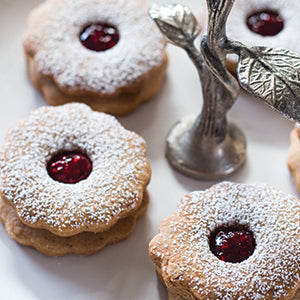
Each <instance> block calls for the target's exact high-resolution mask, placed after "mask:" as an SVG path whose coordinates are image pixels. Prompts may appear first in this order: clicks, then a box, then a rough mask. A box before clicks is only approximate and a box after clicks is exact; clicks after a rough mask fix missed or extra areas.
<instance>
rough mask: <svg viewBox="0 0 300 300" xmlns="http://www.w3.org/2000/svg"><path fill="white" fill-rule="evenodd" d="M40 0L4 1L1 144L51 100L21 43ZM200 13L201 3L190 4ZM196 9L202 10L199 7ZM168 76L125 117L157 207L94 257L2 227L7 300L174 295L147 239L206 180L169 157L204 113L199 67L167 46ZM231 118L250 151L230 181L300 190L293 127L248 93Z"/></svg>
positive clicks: (1, 268)
mask: <svg viewBox="0 0 300 300" xmlns="http://www.w3.org/2000/svg"><path fill="white" fill-rule="evenodd" d="M39 2H41V1H38V0H27V1H25V0H2V1H0V4H1V9H0V37H1V38H0V51H1V56H0V66H1V72H0V95H1V96H0V103H1V104H0V105H1V106H0V108H1V109H0V125H1V126H0V141H1V143H2V142H3V138H4V135H5V132H6V130H7V129H8V127H9V126H10V125H11V124H13V123H14V122H16V121H17V120H19V119H22V118H24V117H26V116H28V114H29V113H30V111H31V110H33V109H35V108H36V107H38V106H41V105H46V103H45V101H44V100H43V98H42V97H41V95H40V94H39V93H37V92H36V90H35V88H34V87H33V86H32V85H31V83H30V82H29V80H28V76H27V69H26V63H25V59H24V55H23V49H22V46H21V40H22V34H23V32H24V28H25V24H26V17H27V14H28V13H29V11H30V10H31V9H32V8H33V7H34V6H36V5H37V4H38V3H39ZM188 2H189V3H190V4H191V5H192V7H194V9H195V8H196V10H197V7H198V6H197V3H198V1H196V0H194V1H186V3H188ZM196 14H197V11H196ZM168 52H169V57H170V63H169V69H168V76H167V79H166V82H165V85H164V87H163V89H162V91H161V93H160V94H159V95H158V96H157V97H156V98H155V99H153V100H151V101H150V102H149V103H146V104H144V105H142V106H141V107H140V108H139V109H138V110H137V111H136V112H134V113H133V114H131V115H129V116H127V117H122V118H119V120H120V121H121V123H122V124H123V125H124V126H125V127H127V128H128V129H132V130H135V131H136V132H138V133H139V134H141V135H142V136H143V137H144V138H145V139H146V141H147V143H148V158H149V160H150V162H151V165H152V170H153V175H152V180H151V183H150V185H149V192H150V197H151V198H150V200H151V203H150V206H149V209H148V211H147V213H146V215H145V216H144V217H143V218H142V219H140V220H139V221H138V223H137V226H136V229H135V230H134V232H133V233H132V234H131V236H130V237H129V238H128V239H126V240H125V241H123V242H120V243H117V244H115V245H112V246H108V247H106V248H105V249H104V250H103V251H101V252H99V253H98V254H96V255H92V256H88V257H83V256H81V257H78V256H66V257H59V258H56V257H47V256H45V255H43V254H40V253H39V252H38V251H36V250H34V249H32V248H30V247H23V246H19V245H18V244H16V243H15V242H14V241H13V240H12V239H11V238H10V237H9V236H8V234H7V233H6V231H5V229H4V226H3V225H0V282H1V291H0V298H1V299H51V300H52V299H105V300H115V299H122V300H127V299H128V300H129V299H130V300H132V299H143V300H153V299H161V300H165V299H167V294H166V290H165V288H164V287H163V286H162V284H161V283H160V282H159V281H158V280H157V278H156V274H155V271H154V265H153V264H152V262H151V260H150V258H149V256H148V251H147V247H148V243H149V241H150V240H151V238H152V237H153V236H154V235H155V234H156V233H157V231H158V225H159V223H160V221H161V220H162V219H163V218H165V217H167V216H169V215H170V214H172V213H173V212H174V211H175V210H176V203H177V201H178V200H179V199H180V198H181V197H182V196H183V195H184V194H185V193H188V192H190V191H193V190H198V189H204V188H207V187H209V186H211V185H212V184H213V183H215V182H201V181H197V180H193V179H190V178H188V177H185V176H182V175H180V174H179V173H177V172H176V171H173V170H172V169H171V168H170V166H169V165H168V163H167V161H166V159H165V157H164V149H165V137H166V135H167V132H168V130H169V129H170V127H171V126H172V124H173V123H175V122H176V121H177V120H178V119H180V118H181V117H183V116H185V115H188V114H190V113H194V112H197V111H199V112H200V108H201V104H202V100H201V98H202V96H201V90H200V84H199V80H198V76H197V72H196V70H195V68H194V67H193V65H192V63H191V62H190V61H189V59H188V58H187V55H186V54H185V53H184V52H183V51H182V50H181V49H178V48H176V47H174V46H169V48H168ZM228 118H229V120H230V121H234V122H235V123H236V124H237V125H238V126H239V127H240V128H241V129H242V130H243V131H244V133H245V135H246V137H247V142H248V149H247V151H248V156H247V162H246V164H245V165H244V167H243V168H242V169H241V170H240V171H238V172H237V173H236V174H235V175H233V176H231V177H229V178H228V179H229V180H232V181H238V182H249V183H250V182H266V183H269V184H271V185H273V186H275V187H277V188H279V189H281V190H283V191H285V192H288V193H291V194H294V195H297V192H296V189H295V186H294V183H293V180H292V178H291V176H290V174H289V172H288V169H287V166H286V156H287V150H288V147H289V133H290V130H291V129H292V127H293V124H292V123H291V122H289V121H287V120H286V119H284V118H283V117H281V116H280V115H279V114H277V113H275V112H273V111H271V110H270V109H269V108H268V107H266V106H265V105H264V104H263V103H261V102H259V101H257V100H255V99H254V98H252V97H250V96H248V95H246V94H241V96H240V97H239V99H238V100H237V102H236V104H235V105H234V107H233V108H232V109H231V111H230V113H229V115H228Z"/></svg>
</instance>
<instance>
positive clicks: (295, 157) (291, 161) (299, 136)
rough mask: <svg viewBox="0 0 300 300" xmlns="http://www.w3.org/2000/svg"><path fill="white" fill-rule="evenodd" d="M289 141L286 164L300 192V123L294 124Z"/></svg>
mask: <svg viewBox="0 0 300 300" xmlns="http://www.w3.org/2000/svg"><path fill="white" fill-rule="evenodd" d="M290 142H291V144H290V148H289V152H288V158H287V165H288V168H289V170H290V172H291V174H292V175H293V177H294V180H295V183H296V186H297V189H298V191H299V193H300V124H298V125H296V126H295V128H294V129H293V130H292V132H291V134H290Z"/></svg>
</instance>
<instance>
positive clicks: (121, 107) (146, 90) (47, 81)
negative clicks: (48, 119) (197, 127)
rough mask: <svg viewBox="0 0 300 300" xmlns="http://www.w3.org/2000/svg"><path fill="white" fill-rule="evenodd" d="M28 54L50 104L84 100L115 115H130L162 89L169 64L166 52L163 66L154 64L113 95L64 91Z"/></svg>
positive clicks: (31, 71)
mask: <svg viewBox="0 0 300 300" xmlns="http://www.w3.org/2000/svg"><path fill="white" fill-rule="evenodd" d="M26 57H27V62H28V65H29V75H30V79H31V81H32V83H33V84H34V85H35V86H36V88H37V89H38V90H39V91H41V93H42V94H43V95H44V97H45V99H46V101H47V102H48V103H49V104H50V105H62V104H65V103H71V102H82V103H85V104H87V105H89V106H90V107H91V108H92V109H93V110H97V111H101V112H105V113H109V114H112V115H126V114H129V113H131V112H132V111H134V110H135V109H137V107H138V106H139V105H140V104H142V103H144V102H146V101H148V100H150V99H151V98H152V97H154V96H155V95H156V94H157V93H158V92H159V90H160V89H161V86H162V84H163V80H164V77H165V74H166V70H167V64H168V57H167V54H166V53H165V54H164V57H163V60H162V63H161V65H160V66H157V67H153V68H152V69H151V70H149V72H147V73H146V74H144V75H143V76H141V77H140V79H138V80H136V82H133V83H132V84H129V85H128V86H125V87H122V88H120V89H119V90H118V91H116V92H115V93H114V94H111V95H104V94H103V95H101V94H97V93H92V92H84V91H80V90H78V91H77V92H72V93H71V92H70V93H68V92H66V91H63V90H62V88H61V87H60V86H59V85H58V84H57V83H56V82H55V80H54V79H53V78H52V77H51V76H46V75H43V74H42V73H41V72H39V68H38V66H37V64H36V62H35V60H34V58H32V57H31V56H30V55H27V56H26Z"/></svg>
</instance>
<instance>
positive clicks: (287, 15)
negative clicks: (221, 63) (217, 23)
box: [227, 0, 300, 53]
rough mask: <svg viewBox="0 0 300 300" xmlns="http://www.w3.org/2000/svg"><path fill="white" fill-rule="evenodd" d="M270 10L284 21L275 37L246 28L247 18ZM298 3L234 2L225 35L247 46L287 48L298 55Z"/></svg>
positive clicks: (299, 25) (290, 0) (282, 0)
mask: <svg viewBox="0 0 300 300" xmlns="http://www.w3.org/2000/svg"><path fill="white" fill-rule="evenodd" d="M262 10H272V11H275V12H278V13H279V14H280V15H281V16H282V17H283V19H284V28H283V30H282V31H281V32H279V33H278V34H277V35H275V36H261V35H259V34H256V33H254V32H252V31H251V30H250V29H249V28H248V27H247V23H246V20H247V18H248V17H249V16H250V15H251V14H253V13H255V12H258V11H262ZM299 13H300V2H299V1H298V0H289V1H286V0H276V1H274V0H248V1H247V4H245V0H236V1H235V2H234V5H233V8H232V11H231V13H230V15H229V18H228V24H227V33H228V36H229V37H230V38H232V39H236V40H238V41H240V42H242V43H245V44H246V45H248V46H268V47H273V48H288V49H290V50H292V51H294V52H296V53H300V45H299V38H300V34H299V30H298V28H300V19H299Z"/></svg>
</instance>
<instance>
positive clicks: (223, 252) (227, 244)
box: [210, 228, 255, 263]
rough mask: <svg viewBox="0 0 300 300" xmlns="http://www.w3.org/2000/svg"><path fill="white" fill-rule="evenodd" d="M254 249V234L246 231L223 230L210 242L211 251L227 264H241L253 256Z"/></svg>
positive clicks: (215, 234) (214, 235)
mask: <svg viewBox="0 0 300 300" xmlns="http://www.w3.org/2000/svg"><path fill="white" fill-rule="evenodd" d="M254 249H255V240H254V237H253V234H252V233H251V232H250V231H248V230H244V229H234V228H222V229H221V230H218V231H217V232H215V233H214V234H213V236H212V237H211V240H210V250H211V251H212V252H213V254H214V255H215V256H217V257H218V258H219V259H221V260H223V261H226V262H231V263H238V262H241V261H243V260H245V259H247V258H248V257H249V256H251V255H252V253H253V251H254Z"/></svg>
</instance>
